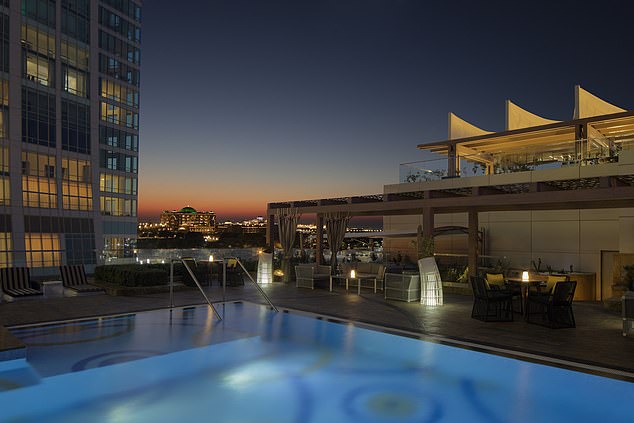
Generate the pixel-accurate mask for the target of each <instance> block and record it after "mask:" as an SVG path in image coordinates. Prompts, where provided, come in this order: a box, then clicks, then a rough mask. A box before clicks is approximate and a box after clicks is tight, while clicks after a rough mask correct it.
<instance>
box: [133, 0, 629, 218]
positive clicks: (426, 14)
mask: <svg viewBox="0 0 634 423" xmlns="http://www.w3.org/2000/svg"><path fill="white" fill-rule="evenodd" d="M495 3H496V2H486V4H485V2H481V4H480V2H474V1H464V2H462V1H452V2H444V1H431V2H428V1H420V0H312V1H310V0H302V1H299V0H286V1H265V0H223V1H216V0H209V1H200V2H199V1H197V2H193V1H192V2H190V1H187V2H179V3H178V7H179V10H178V12H177V13H174V2H172V1H168V0H150V1H146V2H144V4H143V14H144V16H143V34H142V35H143V40H142V41H143V55H142V78H141V136H140V144H141V147H140V159H139V162H140V163H139V166H140V174H139V216H140V219H148V218H155V217H157V216H158V215H159V213H160V212H161V211H162V210H165V209H170V210H172V209H179V208H181V207H183V206H185V205H191V206H192V207H194V208H196V209H199V210H213V211H215V212H216V213H217V214H218V215H219V217H220V218H221V219H223V218H241V217H252V216H255V215H260V214H263V213H264V211H265V209H266V203H267V202H271V201H283V200H299V199H311V198H327V197H338V196H349V195H360V194H374V193H380V192H382V190H383V185H384V184H387V183H397V182H398V165H399V163H403V162H410V161H416V160H420V159H421V158H422V154H421V153H420V152H419V151H418V150H417V149H416V148H415V146H416V145H417V144H419V143H422V142H426V141H436V140H441V139H446V137H447V113H448V112H450V111H451V112H454V113H456V114H457V115H458V116H460V117H462V118H464V119H466V120H468V121H469V122H471V123H474V124H476V125H478V126H480V127H482V128H483V129H487V130H501V129H503V126H504V100H506V99H511V100H513V101H514V102H516V103H517V104H518V105H520V106H522V107H524V108H526V109H528V110H530V111H532V112H534V113H537V114H539V115H541V116H543V117H546V118H551V119H557V120H567V119H570V118H571V117H572V113H573V107H574V96H573V88H574V85H575V84H580V85H581V86H582V87H584V88H585V89H587V90H588V91H590V92H592V93H593V94H595V95H598V96H599V97H602V98H604V99H606V100H607V101H610V102H611V103H613V104H615V105H617V106H620V107H622V108H625V109H628V110H630V109H632V108H634V78H633V77H632V69H633V67H632V64H633V63H632V62H633V61H634V59H633V58H632V51H634V45H633V44H634V31H632V29H631V16H632V12H634V10H633V9H634V6H632V2H631V1H629V2H628V1H620V2H618V1H603V2H601V3H600V7H592V8H591V9H588V8H585V7H581V3H579V2H574V1H570V2H567V1H558V2H538V1H532V2H500V3H499V4H495Z"/></svg>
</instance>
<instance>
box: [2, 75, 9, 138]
mask: <svg viewBox="0 0 634 423" xmlns="http://www.w3.org/2000/svg"><path fill="white" fill-rule="evenodd" d="M8 136H9V81H7V80H4V79H3V80H0V139H5V138H7V137H8Z"/></svg>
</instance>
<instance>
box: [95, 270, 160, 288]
mask: <svg viewBox="0 0 634 423" xmlns="http://www.w3.org/2000/svg"><path fill="white" fill-rule="evenodd" d="M95 279H96V280H97V281H99V282H104V283H108V284H114V285H120V286H129V287H132V286H156V285H167V283H168V281H169V268H167V269H166V268H165V266H164V265H141V264H123V265H111V266H97V267H96V268H95Z"/></svg>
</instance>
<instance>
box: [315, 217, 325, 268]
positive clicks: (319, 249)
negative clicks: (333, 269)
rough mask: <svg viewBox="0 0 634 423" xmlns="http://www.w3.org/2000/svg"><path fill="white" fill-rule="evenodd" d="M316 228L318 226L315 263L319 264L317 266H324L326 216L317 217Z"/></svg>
mask: <svg viewBox="0 0 634 423" xmlns="http://www.w3.org/2000/svg"><path fill="white" fill-rule="evenodd" d="M315 226H317V232H316V236H317V239H316V240H315V261H316V262H317V264H324V263H323V257H324V215H322V214H317V216H316V218H315Z"/></svg>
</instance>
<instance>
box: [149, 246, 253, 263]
mask: <svg viewBox="0 0 634 423" xmlns="http://www.w3.org/2000/svg"><path fill="white" fill-rule="evenodd" d="M258 250H260V248H169V249H158V248H157V249H149V248H141V249H138V250H137V259H138V261H139V262H140V263H167V262H169V260H170V259H172V258H179V257H193V258H195V259H196V260H209V256H212V255H213V256H214V260H221V259H223V258H224V257H237V258H239V259H240V260H242V261H254V260H257V259H258ZM148 260H149V262H148Z"/></svg>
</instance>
